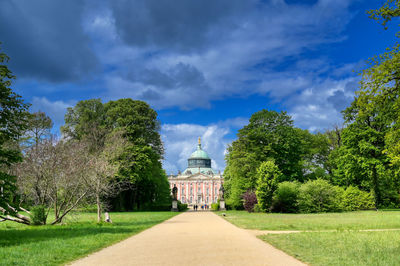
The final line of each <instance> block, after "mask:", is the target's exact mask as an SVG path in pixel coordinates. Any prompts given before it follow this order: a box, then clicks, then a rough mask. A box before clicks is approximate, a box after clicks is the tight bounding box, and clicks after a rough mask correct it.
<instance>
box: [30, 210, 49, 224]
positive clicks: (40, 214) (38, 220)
mask: <svg viewBox="0 0 400 266" xmlns="http://www.w3.org/2000/svg"><path fill="white" fill-rule="evenodd" d="M46 210H47V208H46V207H45V206H43V205H37V206H34V207H32V209H31V211H30V212H31V215H30V218H31V221H32V224H33V225H45V224H46V220H47V212H46Z"/></svg>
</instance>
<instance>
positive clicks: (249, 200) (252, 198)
mask: <svg viewBox="0 0 400 266" xmlns="http://www.w3.org/2000/svg"><path fill="white" fill-rule="evenodd" d="M256 204H257V196H256V193H255V192H254V191H252V190H249V191H246V192H245V193H244V194H243V207H244V209H245V210H246V211H248V212H253V211H254V206H255V205H256Z"/></svg>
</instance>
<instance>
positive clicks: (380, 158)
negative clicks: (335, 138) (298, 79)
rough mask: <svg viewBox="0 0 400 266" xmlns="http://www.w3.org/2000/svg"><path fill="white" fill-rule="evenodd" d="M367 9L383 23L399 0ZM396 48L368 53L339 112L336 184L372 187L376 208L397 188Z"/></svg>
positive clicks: (395, 12) (399, 86)
mask: <svg viewBox="0 0 400 266" xmlns="http://www.w3.org/2000/svg"><path fill="white" fill-rule="evenodd" d="M368 13H369V14H370V15H371V18H373V19H375V20H379V21H381V22H382V24H383V25H384V26H385V27H387V23H388V22H389V21H391V20H392V19H393V18H396V17H399V16H400V1H399V0H387V1H386V2H385V3H384V4H383V6H382V7H381V8H379V9H376V10H370V11H369V12H368ZM398 36H399V35H398ZM399 48H400V46H399V44H396V45H394V47H393V48H388V49H387V52H385V53H383V54H381V55H379V56H375V57H373V58H371V59H370V60H369V63H370V67H369V68H367V69H365V70H364V71H363V72H362V80H361V82H360V85H361V87H360V89H359V91H357V92H356V98H355V99H354V101H353V102H352V104H351V106H350V107H348V108H347V109H346V110H345V111H344V118H345V122H346V127H345V129H343V132H342V141H343V145H342V146H341V147H340V148H339V149H338V151H337V153H336V155H337V157H336V160H335V161H336V165H337V169H335V171H333V172H334V174H335V177H336V178H337V180H338V182H335V183H339V184H341V185H346V186H348V185H354V186H357V187H359V188H361V189H363V190H369V191H372V192H373V195H374V197H375V206H376V207H379V206H383V205H387V204H388V199H390V198H393V196H392V195H390V194H391V193H392V191H394V190H398V187H399V175H400V164H399V162H400V159H399V158H400V138H399V136H400V133H399V132H400V71H399V69H400V50H399ZM388 185H389V186H388ZM388 192H389V193H388Z"/></svg>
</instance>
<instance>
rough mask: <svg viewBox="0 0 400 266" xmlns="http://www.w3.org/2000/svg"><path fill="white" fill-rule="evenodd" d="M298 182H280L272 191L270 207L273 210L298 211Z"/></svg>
mask: <svg viewBox="0 0 400 266" xmlns="http://www.w3.org/2000/svg"><path fill="white" fill-rule="evenodd" d="M299 188H300V184H299V183H298V182H287V181H286V182H282V183H279V184H278V188H277V189H276V190H275V192H274V196H273V199H272V209H273V211H275V212H289V213H293V212H298V210H299V206H298V203H297V200H298V198H299Z"/></svg>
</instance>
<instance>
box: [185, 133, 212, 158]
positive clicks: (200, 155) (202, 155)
mask: <svg viewBox="0 0 400 266" xmlns="http://www.w3.org/2000/svg"><path fill="white" fill-rule="evenodd" d="M189 159H211V158H210V156H208V153H207V152H206V151H204V150H203V149H202V148H201V142H200V138H199V144H198V145H197V150H196V151H194V152H193V153H192V155H190V158H189Z"/></svg>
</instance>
